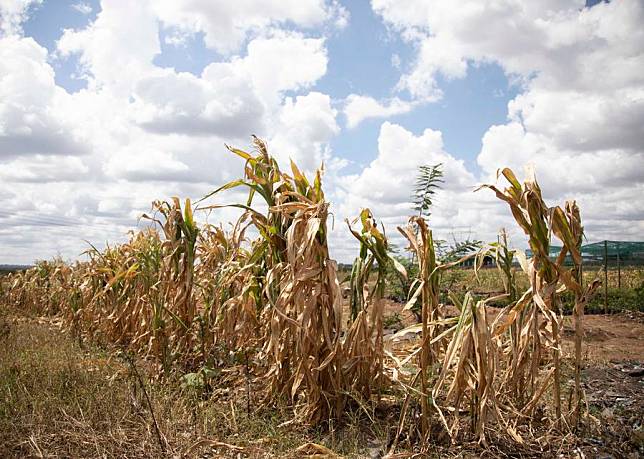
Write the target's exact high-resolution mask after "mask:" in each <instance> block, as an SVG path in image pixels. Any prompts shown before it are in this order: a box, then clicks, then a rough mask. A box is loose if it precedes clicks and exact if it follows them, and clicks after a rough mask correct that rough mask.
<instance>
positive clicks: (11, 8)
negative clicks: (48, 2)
mask: <svg viewBox="0 0 644 459" xmlns="http://www.w3.org/2000/svg"><path fill="white" fill-rule="evenodd" d="M41 3H42V0H0V36H1V35H3V34H4V35H20V34H22V23H23V22H24V21H25V20H26V19H27V17H28V15H29V10H30V9H31V8H35V7H37V6H38V5H40V4H41Z"/></svg>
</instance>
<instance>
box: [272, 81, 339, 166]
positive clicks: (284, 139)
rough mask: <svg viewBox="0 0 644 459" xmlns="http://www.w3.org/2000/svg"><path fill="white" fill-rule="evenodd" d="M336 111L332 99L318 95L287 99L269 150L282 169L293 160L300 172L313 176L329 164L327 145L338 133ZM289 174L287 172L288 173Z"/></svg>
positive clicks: (313, 93)
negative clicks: (326, 163) (316, 170)
mask: <svg viewBox="0 0 644 459" xmlns="http://www.w3.org/2000/svg"><path fill="white" fill-rule="evenodd" d="M336 116H337V111H336V110H335V109H334V108H333V107H332V106H331V98H330V97H329V96H328V95H326V94H322V93H319V92H311V93H309V94H307V95H303V96H297V97H296V98H291V97H288V98H287V99H286V100H285V102H284V106H283V107H282V109H281V111H280V114H279V118H278V119H279V122H278V125H277V126H276V128H275V134H274V135H272V136H271V137H270V138H269V142H268V146H269V148H270V150H271V152H272V154H273V155H275V156H276V157H277V158H278V159H279V160H281V163H282V164H283V165H284V166H287V164H288V163H287V160H288V159H292V160H293V161H295V163H296V164H297V165H298V167H300V168H301V169H302V170H303V171H308V172H313V171H315V169H317V168H318V167H319V166H320V164H321V163H322V162H323V161H324V160H329V159H331V158H330V150H329V147H328V143H329V141H330V140H331V139H332V138H333V137H334V136H335V135H337V134H338V133H339V131H340V128H339V126H338V124H337V122H336ZM287 170H288V169H287Z"/></svg>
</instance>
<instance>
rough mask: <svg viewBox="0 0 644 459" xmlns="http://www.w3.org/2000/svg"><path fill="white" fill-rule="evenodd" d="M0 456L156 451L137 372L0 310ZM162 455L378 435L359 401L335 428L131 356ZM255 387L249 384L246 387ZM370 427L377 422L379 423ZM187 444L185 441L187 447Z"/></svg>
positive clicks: (341, 443)
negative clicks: (161, 374) (151, 367)
mask: <svg viewBox="0 0 644 459" xmlns="http://www.w3.org/2000/svg"><path fill="white" fill-rule="evenodd" d="M0 330H2V331H1V332H0V333H1V337H0V340H1V341H0V401H1V403H0V457H7V458H10V457H26V456H44V457H125V456H127V457H155V456H157V457H160V456H161V455H162V453H163V451H162V447H161V445H160V444H159V441H158V439H157V437H156V434H155V431H154V427H153V423H152V420H151V416H150V412H149V408H148V406H147V403H146V401H145V397H144V395H143V393H142V391H141V388H140V385H139V384H138V382H137V379H136V378H135V377H134V375H133V374H132V371H131V368H130V366H129V365H128V364H127V362H126V361H124V360H122V359H120V358H119V357H117V354H116V353H115V350H114V349H112V350H109V351H108V350H102V349H99V348H96V347H88V348H81V347H79V345H78V342H77V341H75V340H73V339H71V337H70V336H69V335H68V334H66V333H62V332H61V331H60V330H59V329H58V327H57V326H56V325H55V324H53V323H52V322H50V321H48V320H44V319H37V318H33V317H32V318H25V317H22V316H15V315H8V314H7V312H6V311H5V312H4V313H3V317H2V318H0ZM137 371H138V372H139V373H140V374H141V376H142V379H143V380H144V381H145V385H146V390H147V392H148V394H149V395H150V399H151V404H152V407H153V410H154V413H155V415H156V419H157V421H158V423H159V429H160V431H161V434H162V437H163V448H165V449H166V452H167V454H168V455H169V456H173V455H177V456H181V455H182V454H184V453H185V452H186V451H191V452H190V455H196V454H197V453H207V452H209V453H210V454H213V453H216V454H217V457H221V456H220V455H223V456H225V457H227V456H231V457H236V456H237V454H238V452H239V451H238V450H236V449H234V448H230V447H226V446H220V447H213V446H211V445H208V444H207V443H205V444H204V445H203V446H201V447H196V448H193V447H194V445H195V444H198V442H199V441H200V440H214V439H216V441H217V442H220V443H221V444H228V445H233V446H237V447H239V448H242V450H241V451H243V457H288V456H289V454H290V455H291V457H295V456H297V454H294V453H293V451H294V450H295V449H296V448H298V447H299V446H301V445H303V444H305V443H307V442H314V443H320V444H325V445H327V446H328V447H330V448H332V449H333V450H334V451H336V452H338V453H340V454H343V455H346V456H347V457H360V456H361V451H362V450H363V449H364V446H365V445H369V444H370V443H371V444H378V442H379V438H378V435H382V433H383V432H384V430H382V427H381V425H380V424H378V423H376V424H374V425H371V424H370V423H366V422H364V421H365V418H366V415H365V414H364V413H363V412H362V410H361V409H355V407H354V409H350V410H349V411H348V412H347V415H348V419H349V421H348V423H346V424H345V425H344V426H336V427H337V428H336V429H334V431H333V432H329V431H324V430H323V429H317V430H316V429H311V428H307V427H306V426H303V425H298V424H289V425H287V426H282V425H283V424H284V423H286V422H287V421H289V420H291V418H292V412H291V411H290V410H280V409H277V408H273V407H265V408H261V407H260V405H259V401H258V400H256V399H254V398H253V400H252V403H251V405H250V408H251V411H250V414H249V413H248V411H247V398H246V394H247V393H246V391H245V389H244V388H243V387H244V385H243V384H241V389H239V387H238V386H240V385H239V384H237V383H233V382H232V381H233V380H234V379H235V378H237V377H238V376H239V375H236V374H234V372H230V374H229V376H228V377H229V378H230V384H222V386H220V387H221V389H219V390H215V391H212V392H211V393H210V394H208V393H204V392H203V391H198V390H192V389H187V388H185V386H182V384H181V383H180V379H179V376H178V375H172V376H171V377H169V378H166V379H163V380H161V379H153V378H151V377H150V374H149V372H148V371H146V364H145V362H138V363H137ZM253 393H254V392H253ZM378 429H381V430H380V431H379V430H378ZM191 448H193V449H191Z"/></svg>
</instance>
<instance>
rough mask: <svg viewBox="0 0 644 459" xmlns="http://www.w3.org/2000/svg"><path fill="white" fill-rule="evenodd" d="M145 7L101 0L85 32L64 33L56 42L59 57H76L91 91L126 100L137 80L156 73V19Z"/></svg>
mask: <svg viewBox="0 0 644 459" xmlns="http://www.w3.org/2000/svg"><path fill="white" fill-rule="evenodd" d="M147 3H148V2H146V1H140V2H128V1H123V0H103V2H102V3H101V6H102V9H101V11H100V12H99V13H98V16H97V18H96V20H95V21H94V22H92V23H91V24H90V25H89V26H88V27H86V28H85V29H81V30H70V29H66V30H65V31H64V33H63V35H62V36H61V37H60V39H59V40H58V42H57V50H58V52H59V54H60V55H61V56H62V57H67V56H69V55H72V54H78V55H79V56H80V62H81V65H82V69H81V70H82V73H83V75H84V77H85V78H86V79H87V80H88V82H89V87H90V88H91V89H96V90H100V89H108V90H110V91H112V92H114V93H115V94H118V95H120V96H127V95H129V93H130V92H131V90H132V88H133V86H134V85H135V84H136V82H137V81H138V80H139V79H140V78H141V77H143V76H145V75H150V74H153V73H155V72H158V71H159V69H157V68H155V66H154V65H153V64H152V59H153V58H154V56H155V55H157V54H159V53H160V52H161V45H160V43H159V28H158V19H157V18H156V17H155V16H154V15H153V14H152V12H151V10H150V8H149V7H148V5H147Z"/></svg>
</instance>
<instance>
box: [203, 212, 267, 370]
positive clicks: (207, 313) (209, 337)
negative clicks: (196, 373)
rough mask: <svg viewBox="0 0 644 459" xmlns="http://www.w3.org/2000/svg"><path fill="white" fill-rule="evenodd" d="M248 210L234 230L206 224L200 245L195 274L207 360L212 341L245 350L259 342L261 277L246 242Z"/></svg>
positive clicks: (234, 348)
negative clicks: (259, 279) (251, 260)
mask: <svg viewBox="0 0 644 459" xmlns="http://www.w3.org/2000/svg"><path fill="white" fill-rule="evenodd" d="M246 217H247V214H244V215H243V216H242V217H241V218H240V219H239V220H238V221H237V222H236V223H235V225H233V227H232V228H231V230H230V231H225V230H224V229H223V228H221V227H217V226H212V225H206V226H204V227H203V228H202V229H201V232H200V238H199V241H198V242H199V244H198V245H197V258H198V264H197V267H196V273H195V277H196V279H197V287H198V291H199V297H198V298H199V301H200V303H201V305H200V306H201V307H200V309H199V316H198V318H197V320H198V322H199V336H200V349H201V358H202V361H203V363H204V364H205V363H206V362H207V361H208V360H209V359H210V357H211V353H212V349H213V347H214V346H217V345H221V346H223V347H224V348H225V350H228V351H231V350H237V351H238V350H244V351H247V350H248V349H249V348H252V347H254V346H256V342H257V339H258V338H259V336H260V327H259V320H258V319H259V318H258V313H259V311H258V304H259V303H258V302H259V297H260V296H261V291H260V287H259V283H258V282H257V279H256V278H255V276H254V271H253V265H252V264H250V263H249V262H248V261H249V256H250V253H251V252H250V251H249V250H248V249H247V248H245V247H244V242H245V241H246V239H245V232H246V228H247V222H246Z"/></svg>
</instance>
